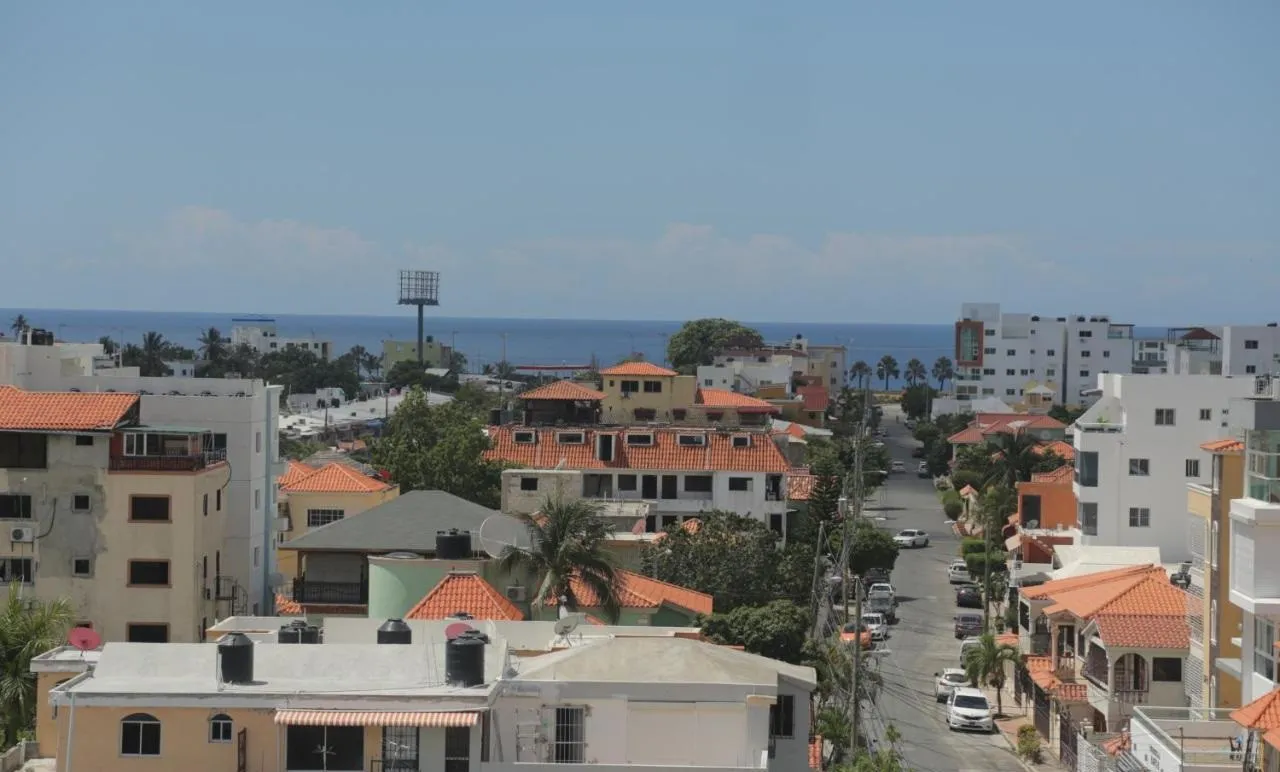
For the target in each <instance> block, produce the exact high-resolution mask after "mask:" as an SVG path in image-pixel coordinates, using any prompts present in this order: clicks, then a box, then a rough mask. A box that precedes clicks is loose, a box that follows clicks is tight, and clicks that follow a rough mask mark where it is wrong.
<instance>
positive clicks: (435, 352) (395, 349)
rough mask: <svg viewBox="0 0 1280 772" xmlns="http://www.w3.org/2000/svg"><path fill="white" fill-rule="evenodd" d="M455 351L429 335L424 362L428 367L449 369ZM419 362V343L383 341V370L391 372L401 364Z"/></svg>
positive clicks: (424, 350)
mask: <svg viewBox="0 0 1280 772" xmlns="http://www.w3.org/2000/svg"><path fill="white" fill-rule="evenodd" d="M452 354H453V351H452V350H451V349H450V348H449V347H448V346H446V345H444V344H443V343H441V342H440V341H438V340H436V338H435V336H434V335H427V336H426V337H425V338H424V340H423V344H422V360H423V363H424V364H425V365H426V366H427V367H448V366H449V364H450V359H451V355H452ZM417 361H418V341H416V340H384V341H382V370H383V372H390V371H391V368H393V367H395V366H396V364H398V363H400V362H415V363H416V362H417Z"/></svg>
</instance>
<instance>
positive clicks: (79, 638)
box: [67, 627, 102, 651]
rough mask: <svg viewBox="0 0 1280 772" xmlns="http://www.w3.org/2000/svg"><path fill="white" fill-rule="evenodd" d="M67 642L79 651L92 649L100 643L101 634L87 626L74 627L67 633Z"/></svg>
mask: <svg viewBox="0 0 1280 772" xmlns="http://www.w3.org/2000/svg"><path fill="white" fill-rule="evenodd" d="M67 643H69V644H71V645H72V646H73V647H75V648H77V649H79V650H80V651H93V650H94V649H96V648H98V647H99V646H101V645H102V636H101V635H98V634H97V633H95V632H94V631H93V630H91V629H89V628H87V627H76V628H73V629H72V630H71V632H70V633H68V634H67Z"/></svg>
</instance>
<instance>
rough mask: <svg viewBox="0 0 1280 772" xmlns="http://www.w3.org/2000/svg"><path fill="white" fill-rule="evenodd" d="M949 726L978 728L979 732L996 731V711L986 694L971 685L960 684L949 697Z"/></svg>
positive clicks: (950, 727)
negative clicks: (992, 708)
mask: <svg viewBox="0 0 1280 772" xmlns="http://www.w3.org/2000/svg"><path fill="white" fill-rule="evenodd" d="M947 728H948V729H950V730H951V731H953V732H954V731H955V730H957V729H976V730H978V731H979V732H994V731H996V717H995V711H993V710H991V703H989V702H987V698H986V695H984V694H983V693H982V692H981V691H979V690H977V689H974V688H972V687H969V686H958V687H956V688H954V689H952V690H951V695H950V696H949V697H947Z"/></svg>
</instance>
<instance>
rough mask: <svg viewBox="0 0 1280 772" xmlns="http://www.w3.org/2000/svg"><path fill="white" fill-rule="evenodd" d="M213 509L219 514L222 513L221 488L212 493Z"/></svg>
mask: <svg viewBox="0 0 1280 772" xmlns="http://www.w3.org/2000/svg"><path fill="white" fill-rule="evenodd" d="M213 508H214V509H216V510H217V511H219V512H221V511H222V489H221V488H219V489H218V490H216V491H214V492H213Z"/></svg>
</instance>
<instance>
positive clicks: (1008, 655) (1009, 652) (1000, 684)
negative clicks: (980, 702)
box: [964, 632, 1022, 715]
mask: <svg viewBox="0 0 1280 772" xmlns="http://www.w3.org/2000/svg"><path fill="white" fill-rule="evenodd" d="M1021 659H1022V655H1021V654H1020V653H1019V652H1018V647H1017V646H1013V645H1011V644H1008V643H996V636H995V633H991V632H986V633H983V634H982V635H981V636H980V637H979V638H978V645H977V646H975V647H974V648H972V649H969V651H968V653H967V654H965V658H964V674H965V677H966V678H968V679H969V683H971V684H973V685H974V686H975V687H976V686H977V685H978V684H979V683H981V682H984V681H985V682H986V683H987V684H988V685H989V686H990V687H991V688H992V689H995V690H996V715H1000V714H1001V713H1004V700H1003V691H1004V685H1005V679H1006V678H1007V675H1008V674H1007V673H1006V671H1007V670H1008V668H1009V667H1010V666H1011V665H1013V666H1016V665H1017V663H1018V662H1019V660H1021Z"/></svg>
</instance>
